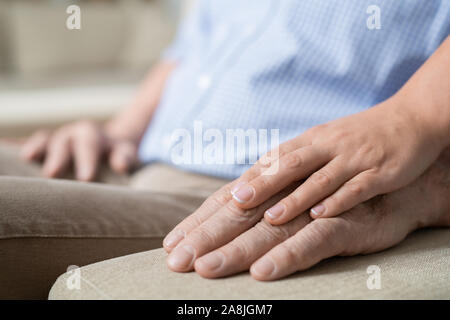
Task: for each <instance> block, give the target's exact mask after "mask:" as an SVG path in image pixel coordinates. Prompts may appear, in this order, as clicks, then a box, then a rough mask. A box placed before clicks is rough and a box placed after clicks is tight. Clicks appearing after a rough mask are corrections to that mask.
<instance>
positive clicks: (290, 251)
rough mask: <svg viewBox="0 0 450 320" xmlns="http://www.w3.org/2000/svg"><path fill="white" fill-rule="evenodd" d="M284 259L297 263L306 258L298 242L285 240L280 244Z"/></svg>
mask: <svg viewBox="0 0 450 320" xmlns="http://www.w3.org/2000/svg"><path fill="white" fill-rule="evenodd" d="M280 250H281V252H282V257H283V260H285V261H286V263H287V264H289V265H296V264H298V262H299V261H302V260H304V257H303V256H304V255H302V252H303V251H302V250H301V248H299V245H298V244H297V243H296V242H293V241H290V242H283V243H282V244H280Z"/></svg>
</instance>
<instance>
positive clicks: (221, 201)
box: [208, 187, 231, 207]
mask: <svg viewBox="0 0 450 320" xmlns="http://www.w3.org/2000/svg"><path fill="white" fill-rule="evenodd" d="M230 192H231V188H230V187H227V188H224V189H221V190H219V191H217V192H216V193H214V194H213V195H212V196H211V197H209V198H208V200H209V201H213V202H216V203H217V205H219V206H221V207H222V206H224V205H225V204H227V203H228V202H229V201H230V200H231V193H230Z"/></svg>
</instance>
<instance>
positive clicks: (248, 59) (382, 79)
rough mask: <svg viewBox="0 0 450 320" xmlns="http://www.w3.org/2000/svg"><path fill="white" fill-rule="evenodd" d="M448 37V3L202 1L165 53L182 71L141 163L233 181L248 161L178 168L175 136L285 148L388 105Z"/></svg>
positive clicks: (186, 164)
mask: <svg viewBox="0 0 450 320" xmlns="http://www.w3.org/2000/svg"><path fill="white" fill-rule="evenodd" d="M374 5H375V7H374ZM374 8H375V9H374ZM449 33H450V0H442V1H438V0H402V1H393V0H245V1H243V0H199V1H198V3H197V4H196V6H195V8H194V9H193V10H192V12H191V14H190V15H189V16H188V17H187V19H186V20H185V21H184V23H182V25H181V26H180V28H179V32H178V35H177V37H176V39H175V41H174V43H173V44H172V46H171V47H169V48H168V49H167V51H166V52H165V53H164V58H165V59H170V60H176V61H178V67H177V68H176V70H175V71H174V73H173V74H172V75H171V77H170V79H169V80H168V82H167V84H166V88H165V90H164V94H163V97H162V100H161V102H160V105H159V107H158V109H157V111H156V113H155V115H154V117H153V119H152V121H151V123H150V125H149V127H148V129H147V132H146V133H145V135H144V137H143V140H142V142H141V145H140V150H139V155H140V159H141V160H142V162H144V163H150V162H164V163H175V164H174V165H176V166H177V167H179V168H181V169H185V170H189V171H193V172H198V173H203V174H208V175H213V176H218V177H224V178H235V177H238V176H239V175H240V174H242V172H243V171H244V170H246V169H247V168H248V167H249V166H250V165H251V163H250V161H248V163H242V162H241V161H238V162H239V163H238V162H236V163H222V164H221V163H206V162H205V161H200V162H198V161H197V162H195V161H193V162H181V163H180V161H174V158H173V152H172V151H173V148H174V146H175V145H176V143H177V142H176V141H174V138H173V132H174V131H176V130H178V129H184V130H185V132H190V133H192V136H191V139H192V140H195V139H196V138H194V136H195V133H194V123H195V122H197V124H198V123H201V126H202V130H208V129H215V130H218V131H219V132H223V136H224V137H225V131H226V130H227V129H238V128H242V129H244V130H247V129H255V130H260V129H266V130H268V131H269V132H270V130H271V129H279V141H280V142H283V141H286V140H288V139H291V138H293V137H295V136H297V135H299V134H301V133H302V132H304V131H305V130H307V129H308V128H310V127H312V126H315V125H318V124H321V123H325V122H328V121H330V120H333V119H336V118H339V117H343V116H346V115H349V114H353V113H356V112H359V111H362V110H364V109H366V108H369V107H371V106H373V105H375V104H377V103H379V102H381V101H383V100H385V99H387V98H389V97H390V96H391V95H392V94H394V93H395V92H396V91H397V90H399V89H400V87H401V86H402V85H403V84H404V83H405V82H406V81H407V80H408V78H410V76H411V75H412V74H413V73H414V72H415V71H416V70H417V69H418V68H419V67H420V66H421V65H422V64H423V62H424V61H425V60H426V59H427V58H428V57H429V56H430V55H431V54H432V53H433V52H434V51H435V50H436V49H437V48H438V46H439V45H440V44H441V43H442V42H443V40H444V39H445V38H446V37H447V36H448V35H449ZM203 132H204V131H203ZM216 132H217V131H216ZM209 142H210V141H208V139H206V140H204V141H203V142H202V143H203V144H204V145H205V146H206V145H207V144H208V143H209ZM194 144H195V141H194V142H192V144H191V145H190V147H191V148H192V152H193V153H195V152H204V148H203V149H201V148H200V149H196V147H194V146H193V145H194ZM188 146H189V144H188ZM205 146H203V147H205ZM178 147H179V146H178ZM251 147H252V146H250V148H251ZM267 148H268V149H270V141H269V143H268V147H267ZM196 150H197V151H196ZM223 152H228V151H227V150H223ZM244 154H245V152H244Z"/></svg>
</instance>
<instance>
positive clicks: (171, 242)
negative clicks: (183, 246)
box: [164, 230, 186, 248]
mask: <svg viewBox="0 0 450 320" xmlns="http://www.w3.org/2000/svg"><path fill="white" fill-rule="evenodd" d="M185 236H186V234H185V232H184V231H183V230H174V231H172V232H171V233H169V234H168V235H167V236H166V238H165V239H164V246H166V247H169V248H173V247H175V246H176V245H177V244H178V242H180V241H181V240H183V239H184V237H185Z"/></svg>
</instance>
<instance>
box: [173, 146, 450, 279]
mask: <svg viewBox="0 0 450 320" xmlns="http://www.w3.org/2000/svg"><path fill="white" fill-rule="evenodd" d="M229 188H230V186H226V187H225V188H224V190H221V191H219V192H218V193H216V194H215V195H214V196H213V197H211V198H209V199H208V200H207V201H206V202H205V203H204V204H203V205H202V207H200V208H199V210H198V211H196V212H195V213H194V214H192V215H191V216H190V217H188V218H187V219H185V220H184V221H183V222H181V223H180V224H179V225H178V226H177V227H176V228H175V229H174V230H173V231H172V232H171V233H170V234H169V235H168V236H167V237H166V239H165V241H164V247H165V249H166V250H167V251H168V252H170V255H169V257H168V265H169V268H171V269H172V270H174V271H189V270H192V269H193V268H195V271H196V272H197V273H199V274H200V275H201V276H203V277H207V278H216V277H223V276H227V275H231V274H235V273H239V272H242V271H246V270H250V273H251V275H252V276H253V277H254V278H256V279H258V280H275V279H279V278H281V277H284V276H287V275H289V274H291V273H293V272H296V271H298V270H304V269H307V268H309V267H311V266H313V265H315V264H316V263H318V262H319V261H321V260H323V259H326V258H328V257H331V256H335V255H355V254H367V253H371V252H376V251H380V250H383V249H385V248H388V247H391V246H393V245H395V244H397V243H399V242H400V241H402V240H403V239H404V238H405V237H406V235H407V234H408V233H410V232H412V231H413V230H415V229H418V228H422V227H428V226H450V199H449V198H448V191H449V188H450V148H449V149H447V152H446V153H444V154H443V155H441V157H440V158H439V160H438V161H436V162H435V163H434V164H433V165H432V166H431V167H430V169H428V170H427V172H426V173H425V174H423V175H422V176H421V177H420V178H419V179H417V180H415V181H414V182H413V183H412V184H410V185H409V186H407V187H405V188H403V189H400V190H398V191H395V192H393V193H391V194H388V195H384V196H379V197H376V198H374V199H372V200H370V201H368V202H366V203H364V204H361V205H358V206H356V207H355V208H353V209H352V210H350V211H348V212H346V213H345V214H342V215H340V216H339V217H334V218H330V219H317V220H311V218H310V217H309V216H308V215H306V214H303V215H300V216H298V217H296V218H295V219H293V220H292V221H290V222H288V223H286V224H284V225H282V226H272V225H270V224H269V223H267V221H265V220H264V219H263V220H261V221H259V220H258V219H260V218H261V217H262V213H263V212H264V210H265V207H266V206H270V203H264V204H263V205H261V206H260V207H258V208H255V209H252V210H242V209H239V208H237V207H236V206H235V205H234V203H233V202H232V201H231V200H230V199H229V198H227V196H226V193H227V191H228V190H227V189H229ZM287 192H289V190H287ZM279 196H280V197H282V195H279ZM270 201H276V199H271V200H270ZM311 221H312V222H311ZM237 234H238V235H237ZM236 235H237V236H236Z"/></svg>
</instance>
